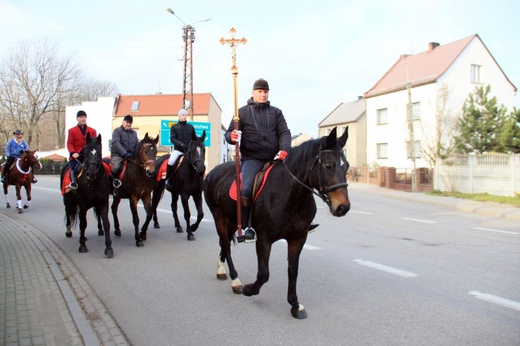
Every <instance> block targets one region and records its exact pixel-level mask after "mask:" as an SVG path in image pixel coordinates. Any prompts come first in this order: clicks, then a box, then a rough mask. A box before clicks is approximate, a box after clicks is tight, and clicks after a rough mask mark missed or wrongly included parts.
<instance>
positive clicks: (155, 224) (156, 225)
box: [153, 222, 161, 229]
mask: <svg viewBox="0 0 520 346" xmlns="http://www.w3.org/2000/svg"><path fill="white" fill-rule="evenodd" d="M153 228H155V229H159V228H161V225H159V222H155V223H154V224H153Z"/></svg>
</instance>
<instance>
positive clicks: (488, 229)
mask: <svg viewBox="0 0 520 346" xmlns="http://www.w3.org/2000/svg"><path fill="white" fill-rule="evenodd" d="M473 229H476V230H479V231H488V232H496V233H505V234H514V235H517V234H520V233H516V232H509V231H500V230H498V229H492V228H482V227H475V228H473Z"/></svg>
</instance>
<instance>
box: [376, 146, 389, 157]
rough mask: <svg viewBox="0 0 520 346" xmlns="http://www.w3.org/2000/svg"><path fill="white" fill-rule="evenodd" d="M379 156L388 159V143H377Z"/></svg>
mask: <svg viewBox="0 0 520 346" xmlns="http://www.w3.org/2000/svg"><path fill="white" fill-rule="evenodd" d="M377 158H378V159H388V143H377Z"/></svg>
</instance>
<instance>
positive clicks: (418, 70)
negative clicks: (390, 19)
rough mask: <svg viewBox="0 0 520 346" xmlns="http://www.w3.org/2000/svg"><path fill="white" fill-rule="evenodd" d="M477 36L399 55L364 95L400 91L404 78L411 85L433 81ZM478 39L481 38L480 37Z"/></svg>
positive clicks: (369, 95) (403, 85)
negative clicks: (423, 50)
mask: <svg viewBox="0 0 520 346" xmlns="http://www.w3.org/2000/svg"><path fill="white" fill-rule="evenodd" d="M475 37H477V38H478V35H476V34H475V35H472V36H469V37H466V38H463V39H461V40H458V41H455V42H452V43H449V44H446V45H444V46H440V45H438V44H436V43H430V45H429V49H428V50H427V51H425V52H422V53H418V54H415V55H404V54H403V55H401V57H400V58H399V60H397V62H396V63H395V64H394V66H392V67H391V68H390V70H388V72H387V73H386V74H385V75H384V76H383V77H382V78H381V79H380V80H379V81H378V82H377V83H376V84H375V85H374V86H373V87H372V89H370V90H369V91H367V92H366V93H365V95H364V97H365V98H369V97H374V96H377V95H382V94H387V93H390V92H394V91H398V90H403V89H405V88H406V84H407V81H408V80H409V81H410V82H411V85H412V86H414V87H415V86H419V85H423V84H429V83H433V82H435V81H436V80H437V79H438V78H439V77H441V76H442V75H443V74H444V72H446V70H447V69H448V68H449V67H450V66H451V64H452V63H453V62H454V61H455V60H456V59H457V57H458V56H459V55H460V54H461V53H462V51H463V50H464V49H465V48H466V47H467V46H468V44H469V43H470V42H471V40H473V39H474V38H475ZM479 39H480V38H479Z"/></svg>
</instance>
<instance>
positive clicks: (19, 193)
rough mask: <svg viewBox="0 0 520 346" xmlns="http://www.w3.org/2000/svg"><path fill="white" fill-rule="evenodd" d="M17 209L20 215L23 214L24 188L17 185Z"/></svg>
mask: <svg viewBox="0 0 520 346" xmlns="http://www.w3.org/2000/svg"><path fill="white" fill-rule="evenodd" d="M16 208H17V209H18V214H23V209H22V186H21V185H20V184H16Z"/></svg>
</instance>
